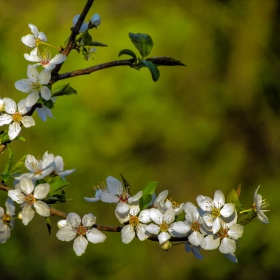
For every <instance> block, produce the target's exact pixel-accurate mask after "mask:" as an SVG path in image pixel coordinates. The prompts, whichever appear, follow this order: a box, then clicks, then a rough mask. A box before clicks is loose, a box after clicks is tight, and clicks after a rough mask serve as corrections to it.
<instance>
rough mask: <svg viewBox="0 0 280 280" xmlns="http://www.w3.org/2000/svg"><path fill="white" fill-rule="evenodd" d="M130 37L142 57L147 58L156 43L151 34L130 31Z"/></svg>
mask: <svg viewBox="0 0 280 280" xmlns="http://www.w3.org/2000/svg"><path fill="white" fill-rule="evenodd" d="M129 38H130V40H131V41H132V43H133V44H134V46H135V47H136V48H137V50H138V51H139V52H140V54H141V56H142V58H145V57H146V56H148V55H149V53H150V52H151V50H152V48H153V46H154V43H153V40H152V38H151V36H150V35H148V34H141V33H137V34H135V33H131V32H130V33H129Z"/></svg>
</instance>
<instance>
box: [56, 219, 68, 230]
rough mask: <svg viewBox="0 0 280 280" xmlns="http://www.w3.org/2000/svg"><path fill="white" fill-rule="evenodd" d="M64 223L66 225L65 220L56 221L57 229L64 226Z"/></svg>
mask: <svg viewBox="0 0 280 280" xmlns="http://www.w3.org/2000/svg"><path fill="white" fill-rule="evenodd" d="M66 225H67V223H66V220H60V221H58V222H57V227H58V228H59V229H61V228H63V227H65V226H66Z"/></svg>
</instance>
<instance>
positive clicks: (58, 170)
mask: <svg viewBox="0 0 280 280" xmlns="http://www.w3.org/2000/svg"><path fill="white" fill-rule="evenodd" d="M53 163H54V169H53V171H54V173H55V175H58V176H60V177H61V178H63V179H64V177H65V176H67V175H70V174H72V173H73V172H74V171H75V170H76V168H74V169H71V170H64V171H63V169H64V161H63V158H62V157H61V156H56V157H55V158H54V162H53Z"/></svg>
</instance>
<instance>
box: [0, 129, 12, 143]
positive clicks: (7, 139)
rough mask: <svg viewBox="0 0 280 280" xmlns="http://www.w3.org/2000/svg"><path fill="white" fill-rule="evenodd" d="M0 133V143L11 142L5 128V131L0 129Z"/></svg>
mask: <svg viewBox="0 0 280 280" xmlns="http://www.w3.org/2000/svg"><path fill="white" fill-rule="evenodd" d="M1 134H2V136H1V141H0V143H1V144H6V143H8V142H11V140H10V138H9V135H8V131H7V130H6V131H5V132H4V131H1Z"/></svg>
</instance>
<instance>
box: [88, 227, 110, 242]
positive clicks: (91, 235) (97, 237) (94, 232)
mask: <svg viewBox="0 0 280 280" xmlns="http://www.w3.org/2000/svg"><path fill="white" fill-rule="evenodd" d="M86 236H87V239H88V241H90V242H91V243H94V244H96V243H101V242H104V241H105V239H106V238H107V236H106V235H105V234H104V233H102V232H101V231H100V230H98V229H96V228H92V229H90V230H88V231H87V233H86Z"/></svg>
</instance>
